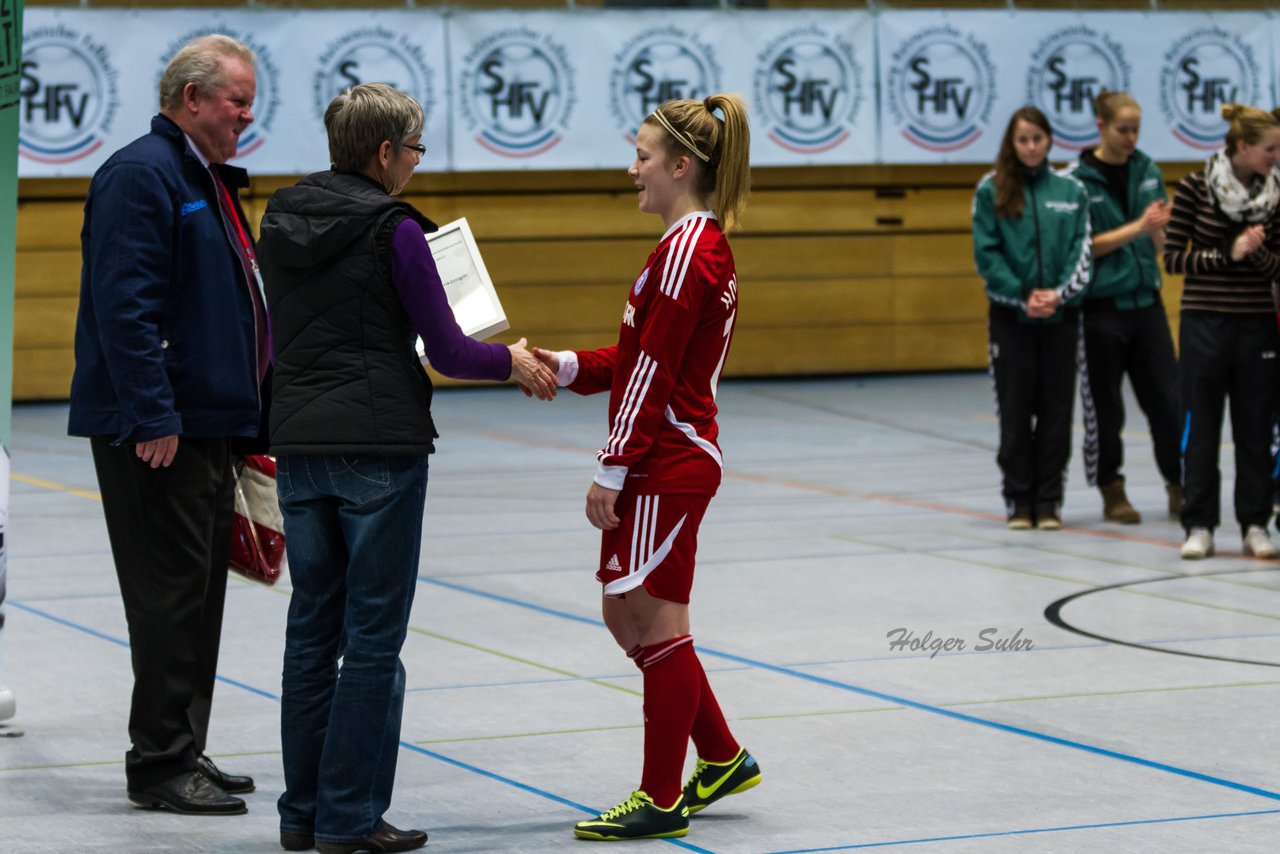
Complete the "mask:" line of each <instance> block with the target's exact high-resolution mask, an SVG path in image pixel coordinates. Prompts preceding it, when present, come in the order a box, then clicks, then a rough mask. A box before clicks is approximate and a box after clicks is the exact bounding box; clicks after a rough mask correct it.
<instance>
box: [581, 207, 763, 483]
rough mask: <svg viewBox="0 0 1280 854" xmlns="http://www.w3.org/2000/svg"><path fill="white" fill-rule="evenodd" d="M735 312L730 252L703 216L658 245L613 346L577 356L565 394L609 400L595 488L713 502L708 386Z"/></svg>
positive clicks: (717, 464)
mask: <svg viewBox="0 0 1280 854" xmlns="http://www.w3.org/2000/svg"><path fill="white" fill-rule="evenodd" d="M737 310H738V285H737V278H736V275H735V272H734V267H733V253H732V252H731V251H730V249H729V242H728V240H726V239H725V236H724V233H723V232H722V231H721V230H720V224H719V223H718V222H717V221H716V218H715V216H714V215H713V214H711V212H710V211H700V212H697V213H692V214H689V215H688V216H685V217H683V218H682V219H681V220H679V221H678V222H676V223H675V224H674V225H673V226H671V228H669V229H668V230H667V233H666V234H664V235H663V236H662V240H661V241H660V242H659V243H658V248H656V249H654V250H653V253H652V254H651V255H650V256H649V260H648V261H646V262H645V265H644V270H643V271H641V273H640V276H639V277H638V278H637V279H636V281H635V284H634V285H632V287H631V293H630V294H629V296H628V297H627V305H626V308H625V309H624V310H623V314H622V327H621V331H620V333H619V335H618V343H617V344H615V345H614V346H612V347H605V348H604V349H601V350H581V351H578V352H577V354H576V355H577V362H578V373H577V376H576V378H575V379H574V380H573V381H572V382H571V383H570V385H569V388H570V390H572V391H575V392H578V393H580V394H594V393H596V392H601V391H605V390H606V389H607V390H608V391H609V425H610V431H609V440H608V442H606V443H605V445H604V447H603V448H601V449H600V451H599V453H597V454H596V458H597V459H598V460H599V463H600V464H599V469H598V471H597V472H596V477H595V480H596V482H597V483H599V484H600V485H601V486H605V487H608V488H610V489H622V488H623V487H624V485H625V486H626V488H628V489H632V488H635V489H640V490H643V491H644V492H646V493H665V494H672V493H693V494H703V495H714V494H715V492H716V490H717V488H719V486H720V472H721V468H722V465H723V463H722V460H721V455H720V447H719V445H718V444H717V441H716V440H717V437H718V435H719V432H720V431H719V427H718V426H717V424H716V387H717V385H718V383H719V381H720V372H721V370H722V369H723V368H724V363H725V359H726V358H727V357H728V355H729V344H730V342H731V341H732V339H733V327H734V320H735V319H736V318H737Z"/></svg>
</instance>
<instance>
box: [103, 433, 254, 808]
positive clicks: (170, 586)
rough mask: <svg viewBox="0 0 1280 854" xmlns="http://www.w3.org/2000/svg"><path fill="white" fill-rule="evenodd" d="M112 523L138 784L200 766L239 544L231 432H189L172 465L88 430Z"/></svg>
mask: <svg viewBox="0 0 1280 854" xmlns="http://www.w3.org/2000/svg"><path fill="white" fill-rule="evenodd" d="M91 445H92V448H93V462H94V467H95V468H96V469H97V473H98V486H99V489H100V490H101V492H102V506H103V509H104V511H105V513H106V519H107V534H108V536H109V537H110V540H111V553H112V555H113V557H114V558H115V564H116V576H117V577H118V578H119V581H120V593H121V596H122V599H123V600H124V608H125V616H126V618H127V619H128V622H129V646H130V649H131V652H132V658H133V678H134V684H133V700H132V706H131V709H130V713H129V737H130V738H131V739H132V741H133V746H132V748H131V749H130V750H129V752H128V753H127V754H125V775H126V778H127V780H128V787H129V789H130V791H136V790H140V789H145V788H149V787H151V786H154V785H157V784H158V783H161V782H163V781H165V780H167V779H169V778H170V777H173V776H175V775H177V774H181V773H183V772H185V771H190V770H192V769H193V768H194V767H195V757H196V755H197V754H199V753H203V752H204V749H205V739H206V737H207V735H208V729H209V711H210V708H211V705H212V702H213V684H214V679H215V677H216V675H217V665H218V643H219V640H220V638H221V634H222V606H223V601H224V599H225V597H226V592H227V559H228V554H229V551H230V546H231V520H232V500H233V499H232V495H233V493H232V487H233V480H232V475H231V454H230V441H229V440H228V439H187V438H182V439H180V440H179V443H178V451H177V454H176V455H175V456H174V458H173V463H172V465H170V466H169V467H167V468H156V469H153V468H151V467H150V465H149V464H148V463H144V462H143V461H142V460H140V459H138V457H137V454H136V452H135V446H134V445H133V444H121V445H112V444H111V443H110V441H109V440H108V439H106V438H103V437H95V438H93V439H92V440H91Z"/></svg>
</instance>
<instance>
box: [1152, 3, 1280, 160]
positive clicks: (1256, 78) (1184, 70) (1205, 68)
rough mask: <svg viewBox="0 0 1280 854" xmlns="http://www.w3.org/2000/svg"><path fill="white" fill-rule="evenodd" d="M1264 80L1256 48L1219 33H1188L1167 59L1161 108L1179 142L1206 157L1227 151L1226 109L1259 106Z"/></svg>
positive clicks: (1218, 30)
mask: <svg viewBox="0 0 1280 854" xmlns="http://www.w3.org/2000/svg"><path fill="white" fill-rule="evenodd" d="M1261 77H1262V73H1261V69H1260V68H1259V65H1258V62H1257V59H1256V58H1255V57H1254V53H1253V48H1251V47H1250V46H1249V45H1248V44H1246V43H1245V42H1244V40H1243V39H1241V38H1240V36H1239V35H1236V34H1234V33H1229V32H1227V31H1226V30H1223V29H1221V28H1219V27H1207V28H1204V29H1200V30H1195V31H1194V32H1191V33H1188V34H1187V35H1185V36H1183V37H1182V38H1180V39H1178V40H1177V41H1176V42H1174V44H1173V46H1172V47H1171V48H1170V49H1169V50H1168V51H1167V52H1166V53H1165V54H1164V59H1163V64H1162V66H1161V69H1160V108H1161V110H1162V111H1163V112H1164V116H1165V120H1166V121H1167V122H1168V123H1169V127H1170V128H1171V130H1172V133H1173V135H1174V136H1175V137H1177V138H1178V139H1179V140H1181V141H1182V142H1183V143H1185V144H1187V145H1189V146H1191V147H1192V148H1198V149H1201V150H1204V151H1211V150H1213V149H1216V148H1219V147H1221V146H1222V139H1223V137H1224V136H1225V135H1226V132H1227V123H1226V122H1225V121H1224V120H1223V119H1222V106H1223V104H1256V103H1257V102H1258V98H1259V88H1260V86H1259V83H1260V80H1261Z"/></svg>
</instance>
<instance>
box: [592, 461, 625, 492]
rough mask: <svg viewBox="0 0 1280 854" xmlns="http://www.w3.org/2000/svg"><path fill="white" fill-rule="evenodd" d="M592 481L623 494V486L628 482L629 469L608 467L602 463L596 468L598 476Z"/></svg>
mask: <svg viewBox="0 0 1280 854" xmlns="http://www.w3.org/2000/svg"><path fill="white" fill-rule="evenodd" d="M592 479H593V480H594V481H595V482H596V483H598V484H600V485H601V486H603V487H604V488H605V489H614V490H617V491H618V492H621V491H622V486H623V484H624V483H626V480H627V467H626V466H606V465H604V464H603V463H601V464H600V465H598V466H596V476H595V477H594V478H592Z"/></svg>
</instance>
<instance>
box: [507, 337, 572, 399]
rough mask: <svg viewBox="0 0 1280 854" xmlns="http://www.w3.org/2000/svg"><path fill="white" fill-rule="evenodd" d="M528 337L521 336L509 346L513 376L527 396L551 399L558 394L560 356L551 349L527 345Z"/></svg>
mask: <svg viewBox="0 0 1280 854" xmlns="http://www.w3.org/2000/svg"><path fill="white" fill-rule="evenodd" d="M528 343H529V342H528V339H526V338H521V339H520V340H519V341H517V342H516V343H514V344H512V345H510V346H509V347H507V349H508V350H510V351H511V377H510V379H512V380H515V383H516V385H518V386H520V390H521V391H522V392H524V396H525V397H536V398H537V399H538V400H551V399H552V398H554V397H555V396H556V385H557V383H556V372H557V371H558V370H560V357H559V356H557V355H556V354H555V353H553V352H552V351H550V350H543V349H541V348H540V347H534V348H533V350H529V349H528V347H527V346H526V345H527V344H528Z"/></svg>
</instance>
